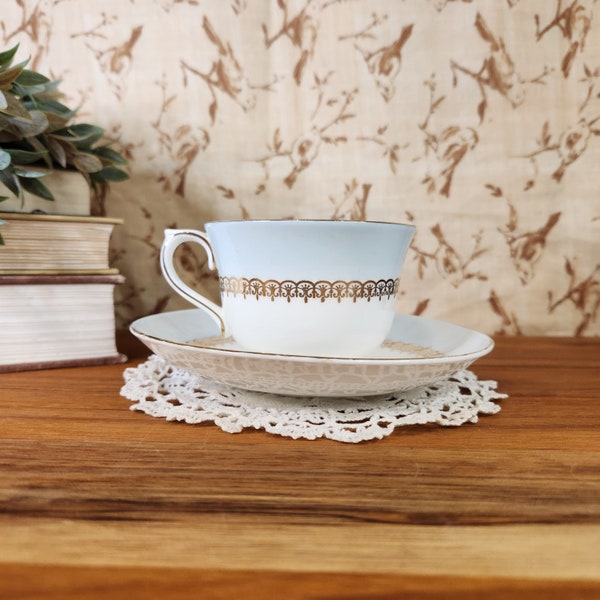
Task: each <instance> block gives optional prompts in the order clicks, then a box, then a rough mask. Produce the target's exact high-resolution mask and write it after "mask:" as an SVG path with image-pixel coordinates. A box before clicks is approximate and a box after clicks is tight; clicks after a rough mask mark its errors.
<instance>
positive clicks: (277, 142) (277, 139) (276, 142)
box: [273, 127, 281, 152]
mask: <svg viewBox="0 0 600 600" xmlns="http://www.w3.org/2000/svg"><path fill="white" fill-rule="evenodd" d="M273 149H274V150H275V152H279V150H281V135H280V131H279V127H278V128H277V129H276V130H275V133H274V134H273Z"/></svg>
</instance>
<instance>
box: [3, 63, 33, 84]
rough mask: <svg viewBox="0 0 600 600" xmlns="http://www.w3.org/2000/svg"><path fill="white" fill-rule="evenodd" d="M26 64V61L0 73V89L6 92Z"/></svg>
mask: <svg viewBox="0 0 600 600" xmlns="http://www.w3.org/2000/svg"><path fill="white" fill-rule="evenodd" d="M28 62H29V61H28V60H26V61H24V62H22V63H19V64H18V65H15V66H14V67H11V68H10V69H7V70H6V71H0V89H3V90H7V89H8V88H9V87H10V86H11V85H12V84H13V82H14V81H15V80H16V79H17V77H18V76H19V75H20V74H21V73H22V72H23V69H24V68H25V65H26V64H27V63H28Z"/></svg>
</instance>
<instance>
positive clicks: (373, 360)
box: [129, 309, 494, 365]
mask: <svg viewBox="0 0 600 600" xmlns="http://www.w3.org/2000/svg"><path fill="white" fill-rule="evenodd" d="M183 312H189V313H192V312H194V313H197V312H199V313H202V310H201V309H183V310H175V311H168V312H164V313H155V314H152V315H146V316H144V317H140V318H139V319H136V320H135V321H133V322H132V323H131V325H130V326H129V330H130V332H131V333H132V334H133V335H135V336H136V337H137V338H138V339H140V340H141V341H143V339H142V338H147V339H149V340H153V341H155V342H160V343H163V344H171V345H174V346H180V347H183V348H189V349H191V350H192V351H195V352H206V353H209V354H214V355H218V356H221V355H232V356H240V357H244V358H253V359H269V360H283V361H293V362H311V363H331V364H357V365H361V364H364V365H377V364H381V363H384V364H392V365H393V364H396V363H397V364H402V365H410V364H415V365H417V364H423V363H426V364H428V365H435V364H444V363H449V362H456V361H457V360H460V361H461V362H462V361H468V360H471V362H473V361H475V360H476V359H478V358H481V357H482V356H485V355H486V354H489V353H490V352H491V351H492V350H493V349H494V340H493V339H492V338H491V337H490V336H489V335H487V334H485V333H483V332H480V331H477V330H474V329H470V328H468V327H464V326H462V325H457V324H455V323H451V322H449V321H442V320H440V319H431V318H429V317H423V316H420V315H406V314H400V313H398V314H396V315H395V317H394V321H396V319H401V318H406V317H410V318H411V319H416V320H418V321H423V322H428V323H430V324H432V325H434V326H435V325H436V324H438V323H439V324H441V325H451V326H452V327H455V328H457V329H462V330H464V331H465V332H467V333H470V334H477V335H479V336H481V337H482V340H484V341H486V344H485V346H483V347H482V348H480V349H478V350H474V351H472V352H465V353H461V354H446V353H444V354H443V356H435V357H431V356H430V357H410V358H409V357H407V358H402V357H368V356H361V357H341V356H339V357H336V356H312V355H302V354H278V353H271V352H257V351H252V350H242V349H240V350H237V349H234V348H215V347H209V346H199V345H197V344H191V343H190V342H180V341H176V340H168V339H165V338H162V337H158V336H155V335H152V334H148V333H145V332H143V331H139V330H138V329H136V327H135V325H136V324H139V322H140V321H142V320H145V319H151V318H157V319H158V318H160V317H162V316H165V317H166V316H167V315H170V314H174V313H183ZM138 327H139V325H138ZM216 337H218V336H216ZM388 339H389V338H386V341H387V340H388ZM389 341H392V342H394V341H396V342H397V341H401V340H389ZM407 343H408V342H407Z"/></svg>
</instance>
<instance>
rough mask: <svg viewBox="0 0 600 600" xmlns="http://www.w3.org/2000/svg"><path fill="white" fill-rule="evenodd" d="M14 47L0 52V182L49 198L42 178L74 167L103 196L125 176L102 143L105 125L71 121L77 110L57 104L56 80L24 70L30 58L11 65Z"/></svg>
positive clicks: (16, 191) (20, 192)
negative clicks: (57, 170)
mask: <svg viewBox="0 0 600 600" xmlns="http://www.w3.org/2000/svg"><path fill="white" fill-rule="evenodd" d="M18 48H19V46H18V45H16V46H14V47H13V48H11V49H10V50H6V51H5V52H0V182H2V183H3V184H4V185H5V186H6V187H7V188H8V190H10V192H12V193H13V194H14V195H15V196H16V197H18V198H21V199H22V198H23V193H24V191H27V192H29V193H31V194H34V195H36V196H40V197H42V198H45V199H47V200H53V199H54V197H53V196H52V192H51V191H50V190H49V189H48V187H47V186H46V185H44V183H43V181H42V178H43V176H44V175H45V174H47V172H48V169H49V170H53V169H58V168H60V169H73V170H75V171H78V172H79V173H81V174H82V175H83V177H84V178H85V179H86V181H87V182H88V185H89V186H90V189H91V190H92V191H93V193H94V194H95V195H96V196H100V197H104V195H105V193H106V189H107V187H108V184H109V182H112V181H123V180H125V179H127V178H128V177H129V175H128V174H127V172H126V171H124V170H123V168H122V167H124V166H125V165H126V164H127V163H126V160H125V158H124V157H123V156H122V154H120V153H119V152H117V151H116V150H115V149H114V148H111V144H112V142H104V141H103V138H104V133H105V132H104V129H102V128H101V127H98V126H96V125H90V124H88V123H73V119H74V118H75V116H76V114H77V110H76V109H75V110H73V109H70V108H68V107H67V106H65V105H64V104H62V103H61V102H60V100H59V98H60V96H61V94H60V92H59V91H58V85H59V83H60V81H52V80H50V79H48V78H47V77H45V76H44V75H42V74H40V73H38V72H36V71H32V70H29V69H27V68H26V66H27V64H28V62H29V59H27V60H24V61H23V62H20V63H18V64H15V65H13V64H12V63H13V59H14V57H15V54H16V53H17V50H18ZM40 167H43V168H42V169H41V170H40ZM3 199H6V196H0V209H1V207H2V204H1V201H2V200H3ZM0 239H1V238H0Z"/></svg>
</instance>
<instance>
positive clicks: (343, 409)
mask: <svg viewBox="0 0 600 600" xmlns="http://www.w3.org/2000/svg"><path fill="white" fill-rule="evenodd" d="M124 379H125V385H124V386H123V387H122V389H121V395H122V396H124V397H125V398H127V399H128V400H131V401H132V402H133V404H132V405H131V407H130V408H131V410H136V411H141V412H143V413H145V414H147V415H150V416H152V417H163V418H165V419H167V420H168V421H184V422H186V423H191V424H195V423H204V422H207V421H212V422H213V423H215V425H217V426H218V427H220V428H221V429H222V430H223V431H226V432H228V433H239V432H241V431H242V430H243V429H246V428H254V429H264V430H265V431H266V432H268V433H272V434H276V435H281V436H286V437H291V438H294V439H298V438H304V439H308V440H314V439H317V438H322V437H325V438H329V439H331V440H336V441H339V442H362V441H367V440H373V439H381V438H383V437H385V436H388V435H390V434H391V433H392V432H393V431H394V429H395V428H396V427H401V426H404V425H425V424H432V423H435V424H438V425H444V426H458V425H462V424H463V423H476V422H477V421H478V416H479V415H480V414H487V415H491V414H495V413H497V412H498V411H499V410H500V407H499V406H498V404H496V403H495V402H494V400H499V399H502V398H506V395H505V394H500V393H498V392H497V391H496V387H497V383H496V382H495V381H480V380H479V379H477V377H476V375H475V374H473V373H472V372H470V371H467V370H463V371H459V372H458V373H456V374H455V375H453V376H452V377H450V378H449V379H446V380H444V381H441V382H438V383H436V384H434V385H429V386H424V387H421V388H416V389H414V390H410V391H408V392H401V393H397V394H386V395H384V396H374V397H368V398H314V397H302V398H300V397H295V396H278V395H275V394H263V393H259V392H250V391H246V390H240V389H237V388H232V387H229V386H225V385H220V384H217V383H214V382H211V381H207V380H204V379H201V378H199V377H197V376H195V375H192V374H190V373H188V372H187V371H184V370H183V369H179V368H177V367H173V366H171V365H169V364H168V363H167V362H166V361H165V360H164V359H162V358H159V357H158V356H155V355H153V356H151V357H150V358H149V359H148V360H147V361H146V362H144V363H142V364H140V365H139V366H137V367H134V368H128V369H126V370H125V372H124Z"/></svg>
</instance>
